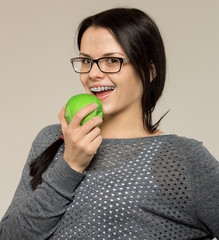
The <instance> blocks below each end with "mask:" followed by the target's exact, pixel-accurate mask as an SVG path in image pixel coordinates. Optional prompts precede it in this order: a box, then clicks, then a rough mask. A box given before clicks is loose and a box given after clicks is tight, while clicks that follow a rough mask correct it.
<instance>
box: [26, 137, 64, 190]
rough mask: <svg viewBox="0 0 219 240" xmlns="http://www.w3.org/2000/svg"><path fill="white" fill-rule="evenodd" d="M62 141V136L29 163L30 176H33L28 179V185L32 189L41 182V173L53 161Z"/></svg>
mask: <svg viewBox="0 0 219 240" xmlns="http://www.w3.org/2000/svg"><path fill="white" fill-rule="evenodd" d="M63 142H64V140H63V139H62V138H59V139H58V140H56V141H55V142H54V143H52V144H51V145H50V146H49V147H48V148H47V149H46V150H45V151H44V152H42V153H41V154H40V155H39V156H38V157H37V158H35V159H34V160H33V162H32V163H31V164H30V176H32V177H33V178H32V179H31V181H30V185H31V188H32V189H33V190H35V189H36V187H37V186H38V185H40V184H41V183H42V181H43V180H42V174H43V173H44V172H45V171H46V169H47V168H48V167H49V165H50V164H51V162H52V161H53V158H54V157H55V155H56V153H57V151H58V149H59V147H60V146H61V145H62V143H63Z"/></svg>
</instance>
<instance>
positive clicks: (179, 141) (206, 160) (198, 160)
mask: <svg viewBox="0 0 219 240" xmlns="http://www.w3.org/2000/svg"><path fill="white" fill-rule="evenodd" d="M164 136H165V135H164ZM164 139H165V138H164ZM166 144H167V145H169V148H170V149H172V150H174V151H175V152H177V155H178V157H180V158H181V159H184V160H186V162H187V164H191V166H192V167H193V168H206V167H207V168H209V167H210V166H214V167H215V166H219V163H218V161H217V160H216V159H215V158H214V157H213V156H212V154H211V153H210V152H209V151H208V149H207V148H206V147H205V146H204V145H203V142H201V141H198V140H196V139H193V138H188V137H184V136H178V135H174V134H173V135H166ZM170 146H171V147H170Z"/></svg>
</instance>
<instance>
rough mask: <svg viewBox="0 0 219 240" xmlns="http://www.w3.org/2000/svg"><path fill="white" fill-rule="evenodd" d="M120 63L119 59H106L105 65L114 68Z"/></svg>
mask: <svg viewBox="0 0 219 240" xmlns="http://www.w3.org/2000/svg"><path fill="white" fill-rule="evenodd" d="M118 63H119V59H117V58H106V59H105V64H106V65H108V66H114V65H117V64H118Z"/></svg>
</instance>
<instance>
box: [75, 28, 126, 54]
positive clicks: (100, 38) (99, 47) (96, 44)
mask: <svg viewBox="0 0 219 240" xmlns="http://www.w3.org/2000/svg"><path fill="white" fill-rule="evenodd" d="M80 51H81V53H84V54H87V55H89V56H92V57H99V56H100V55H104V54H108V53H114V52H115V53H120V54H122V55H125V54H124V51H123V49H122V47H121V46H120V44H119V43H118V42H117V40H116V39H115V37H114V36H113V34H112V33H111V32H110V31H109V30H108V29H106V28H102V27H89V28H88V29H87V30H86V31H85V32H84V34H83V36H82V39H81V50H80Z"/></svg>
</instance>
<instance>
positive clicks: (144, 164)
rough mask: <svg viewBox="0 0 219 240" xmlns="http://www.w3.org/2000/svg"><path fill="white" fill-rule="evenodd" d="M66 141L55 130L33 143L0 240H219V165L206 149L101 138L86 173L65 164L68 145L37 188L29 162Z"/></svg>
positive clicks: (169, 141) (176, 140)
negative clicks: (50, 147) (61, 141)
mask: <svg viewBox="0 0 219 240" xmlns="http://www.w3.org/2000/svg"><path fill="white" fill-rule="evenodd" d="M60 135H61V130H60V125H52V126H48V127H46V128H44V129H43V130H42V131H41V132H40V133H39V134H38V136H37V137H36V139H35V140H34V142H33V145H32V148H31V150H30V153H29V156H28V160H27V163H26V165H25V166H24V170H23V173H22V177H21V181H20V183H19V185H18V188H17V190H16V193H15V195H14V198H13V200H12V203H11V205H10V206H9V208H8V210H7V212H6V214H5V216H4V217H3V219H2V221H1V225H0V239H1V240H26V239H27V240H28V239H30V240H41V239H42V240H43V239H56V240H64V239H65V240H67V239H77V240H79V239H95V240H96V239H101V240H102V239H110V240H111V239H124V240H127V239H140V240H143V239H147V240H151V239H152V240H153V239H156V240H157V239H162V240H164V239H165V240H166V239H176V240H181V239H184V240H185V239H212V238H213V237H217V238H218V239H219V163H218V162H217V161H216V160H215V159H214V158H213V157H212V155H211V154H210V153H209V152H208V151H207V150H206V148H205V147H203V145H202V143H200V142H198V141H196V140H193V139H188V138H185V137H179V136H177V135H172V134H171V135H161V136H155V137H143V138H135V139H103V142H102V144H101V146H100V147H99V149H98V152H97V154H96V155H95V157H94V158H93V160H92V162H91V164H90V166H89V167H88V169H86V171H85V172H84V173H83V174H81V173H78V172H76V171H74V170H72V169H71V168H70V167H69V166H68V164H67V163H66V162H65V160H64V159H63V158H62V154H63V151H64V144H63V145H62V146H61V147H60V149H59V151H58V152H57V154H56V156H55V158H54V160H53V162H52V164H51V165H50V167H49V168H48V169H47V171H46V172H45V173H44V174H43V183H42V184H41V185H39V186H38V187H37V189H36V190H35V191H33V190H31V187H30V179H31V177H30V176H29V164H30V162H31V161H32V160H33V159H34V158H36V157H37V156H38V155H39V154H40V153H41V152H42V151H43V150H44V149H45V148H47V147H48V146H49V145H50V144H51V143H52V142H54V141H55V140H56V139H58V138H59V136H60Z"/></svg>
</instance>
